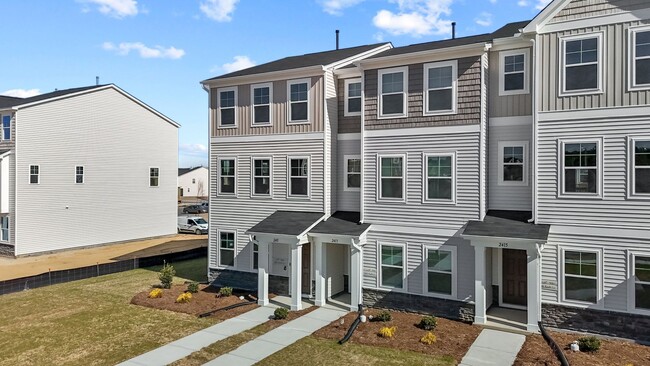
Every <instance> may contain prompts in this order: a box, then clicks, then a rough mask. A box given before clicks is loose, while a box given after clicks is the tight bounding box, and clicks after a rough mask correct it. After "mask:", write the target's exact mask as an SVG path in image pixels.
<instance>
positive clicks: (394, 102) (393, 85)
mask: <svg viewBox="0 0 650 366" xmlns="http://www.w3.org/2000/svg"><path fill="white" fill-rule="evenodd" d="M378 76H379V98H380V99H379V116H380V117H406V114H407V113H406V80H407V68H405V67H401V68H395V69H386V70H379V74H378Z"/></svg>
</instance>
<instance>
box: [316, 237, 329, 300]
mask: <svg viewBox="0 0 650 366" xmlns="http://www.w3.org/2000/svg"><path fill="white" fill-rule="evenodd" d="M324 248H325V247H324V245H323V242H322V240H321V239H318V238H316V239H315V240H314V262H315V263H314V279H315V280H316V294H315V298H314V305H316V306H323V305H325V301H326V299H325V260H324V259H325V256H324V254H325V253H323V250H324Z"/></svg>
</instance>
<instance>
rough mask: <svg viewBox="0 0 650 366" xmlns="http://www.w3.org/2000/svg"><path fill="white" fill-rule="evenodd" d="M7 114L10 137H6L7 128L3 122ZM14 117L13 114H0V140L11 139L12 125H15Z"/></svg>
mask: <svg viewBox="0 0 650 366" xmlns="http://www.w3.org/2000/svg"><path fill="white" fill-rule="evenodd" d="M5 116H8V117H9V139H5V131H4V129H5V128H4V124H3V119H4V117H5ZM12 117H13V116H12V115H11V114H0V141H11V127H12V126H11V125H13V121H12V119H13V118H12Z"/></svg>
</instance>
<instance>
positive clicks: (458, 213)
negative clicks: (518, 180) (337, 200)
mask: <svg viewBox="0 0 650 366" xmlns="http://www.w3.org/2000/svg"><path fill="white" fill-rule="evenodd" d="M479 138H480V137H479V132H478V131H477V132H467V133H440V134H431V135H415V136H390V137H366V139H365V148H364V162H363V169H364V178H363V179H364V182H363V184H364V221H365V222H368V223H372V224H386V225H402V226H415V227H422V228H448V229H459V228H460V227H462V226H463V225H465V224H466V223H467V221H468V220H478V219H479V179H477V177H478V176H479ZM425 153H455V154H456V202H455V204H447V203H433V202H425V203H423V199H424V198H425V197H424V196H425V191H424V186H423V184H424V182H423V179H424V178H423V174H424V171H423V158H424V155H423V154H425ZM390 154H406V162H405V175H406V181H405V182H404V184H405V185H406V197H405V200H404V202H386V201H382V200H378V196H377V189H378V188H379V176H378V171H377V161H378V156H379V155H390Z"/></svg>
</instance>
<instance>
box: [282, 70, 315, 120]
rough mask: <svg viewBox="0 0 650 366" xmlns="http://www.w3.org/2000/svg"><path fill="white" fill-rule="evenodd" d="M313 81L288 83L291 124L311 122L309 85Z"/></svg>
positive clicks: (305, 80)
mask: <svg viewBox="0 0 650 366" xmlns="http://www.w3.org/2000/svg"><path fill="white" fill-rule="evenodd" d="M310 84H311V80H309V79H304V80H294V81H289V82H288V83H287V89H288V90H287V93H288V94H289V123H292V122H293V123H300V122H308V121H309V85H310Z"/></svg>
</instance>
